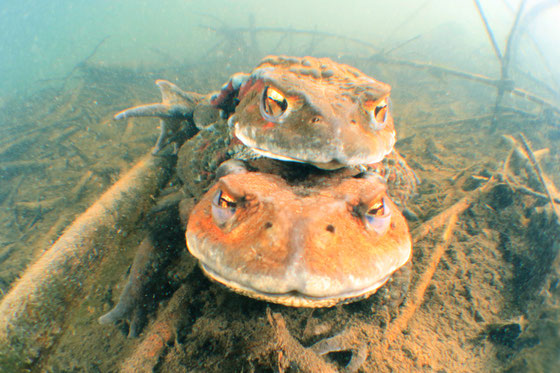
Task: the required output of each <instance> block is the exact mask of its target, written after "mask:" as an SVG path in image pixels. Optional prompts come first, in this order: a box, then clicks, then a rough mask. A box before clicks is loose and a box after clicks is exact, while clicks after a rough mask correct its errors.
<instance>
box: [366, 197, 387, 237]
mask: <svg viewBox="0 0 560 373" xmlns="http://www.w3.org/2000/svg"><path fill="white" fill-rule="evenodd" d="M364 220H365V222H366V226H367V227H368V228H369V229H373V230H374V231H375V232H377V233H378V234H384V233H385V232H386V231H387V228H388V227H389V223H390V222H391V210H390V208H389V203H388V202H387V199H386V197H382V198H380V199H378V200H375V201H374V202H373V203H372V204H370V205H369V208H368V210H367V212H366V213H365V215H364Z"/></svg>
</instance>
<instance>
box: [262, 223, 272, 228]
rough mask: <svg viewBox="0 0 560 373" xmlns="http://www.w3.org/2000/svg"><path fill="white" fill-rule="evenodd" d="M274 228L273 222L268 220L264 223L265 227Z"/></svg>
mask: <svg viewBox="0 0 560 373" xmlns="http://www.w3.org/2000/svg"><path fill="white" fill-rule="evenodd" d="M269 228H272V223H271V222H269V221H267V222H266V223H264V229H269Z"/></svg>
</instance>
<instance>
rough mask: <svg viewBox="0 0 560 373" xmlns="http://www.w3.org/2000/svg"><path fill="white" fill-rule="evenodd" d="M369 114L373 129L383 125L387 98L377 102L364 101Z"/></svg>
mask: <svg viewBox="0 0 560 373" xmlns="http://www.w3.org/2000/svg"><path fill="white" fill-rule="evenodd" d="M374 105H375V106H374ZM364 106H365V108H366V112H367V113H368V115H369V121H370V123H371V125H372V126H373V128H374V129H376V130H380V129H383V127H385V122H386V121H387V115H388V113H389V105H388V98H384V99H383V100H381V101H378V102H371V101H370V102H366V104H365V105H364Z"/></svg>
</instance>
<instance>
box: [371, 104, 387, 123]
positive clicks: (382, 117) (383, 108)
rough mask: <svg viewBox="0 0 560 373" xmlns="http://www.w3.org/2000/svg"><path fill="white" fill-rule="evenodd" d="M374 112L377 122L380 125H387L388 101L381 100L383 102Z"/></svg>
mask: <svg viewBox="0 0 560 373" xmlns="http://www.w3.org/2000/svg"><path fill="white" fill-rule="evenodd" d="M373 111H374V115H375V120H376V121H377V122H378V123H385V121H386V120H387V112H388V106H387V99H383V100H381V102H379V103H378V104H377V106H376V107H375V109H374V110H373Z"/></svg>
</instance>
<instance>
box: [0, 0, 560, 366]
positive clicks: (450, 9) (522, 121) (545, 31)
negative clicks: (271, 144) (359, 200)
mask: <svg viewBox="0 0 560 373" xmlns="http://www.w3.org/2000/svg"><path fill="white" fill-rule="evenodd" d="M519 5H520V4H519V2H510V1H489V0H486V1H483V0H481V1H480V6H481V8H482V11H483V13H484V15H485V16H486V19H487V21H488V25H489V27H490V33H491V34H492V36H493V37H494V39H495V43H496V44H495V45H496V47H495V48H494V47H493V44H492V42H491V41H490V38H489V32H488V31H487V30H486V28H485V26H484V23H483V21H482V19H481V16H480V14H479V12H478V10H477V7H476V4H475V3H473V2H471V1H453V2H450V1H436V0H432V1H429V0H428V1H423V2H414V1H404V0H402V1H396V2H391V3H381V2H371V1H351V2H346V3H344V4H343V3H341V2H336V1H303V2H301V1H295V0H294V1H291V0H290V1H283V2H264V3H263V2H256V1H236V2H224V1H207V2H195V1H167V2H164V3H162V2H155V1H119V2H111V1H98V2H95V3H94V4H92V3H91V2H86V1H72V2H70V1H59V2H50V3H43V2H36V1H25V2H19V3H15V2H13V3H3V4H0V31H2V35H3V38H2V41H0V75H1V77H2V83H1V84H0V206H1V209H0V222H1V226H2V229H1V230H0V291H1V293H0V294H1V296H2V298H1V299H0V302H2V303H0V309H1V310H2V313H3V316H1V317H0V364H1V368H0V371H17V370H22V371H23V370H26V369H29V370H31V371H53V372H59V371H60V372H70V371H100V372H106V371H119V370H122V371H133V370H134V369H135V366H136V365H135V364H147V366H149V367H151V368H150V369H153V370H154V371H158V372H163V371H215V372H223V371H227V372H230V371H231V372H237V371H256V372H261V371H318V370H317V369H319V370H320V369H326V368H325V367H327V368H328V369H342V367H343V366H344V365H345V364H347V363H348V362H349V361H350V359H351V357H352V356H359V357H360V359H362V360H363V361H362V360H360V361H361V365H360V367H359V369H360V370H361V371H367V372H369V371H378V370H379V371H418V370H422V369H424V370H427V371H480V372H483V371H534V372H539V371H552V370H554V368H555V367H556V366H558V364H559V361H558V357H559V356H560V350H559V348H560V338H559V337H558V335H559V334H558V333H559V329H558V322H559V320H560V317H559V312H558V307H557V305H558V302H559V299H560V298H559V297H560V293H559V290H558V289H559V287H558V281H559V275H560V274H559V272H560V265H559V261H558V258H557V253H558V250H559V249H560V246H559V244H558V243H559V242H560V227H559V223H558V219H559V217H558V214H559V212H558V211H559V209H560V207H559V206H558V204H559V203H560V194H559V192H558V191H557V187H556V186H558V185H560V177H559V175H560V146H559V145H558V144H560V98H559V97H560V71H559V70H558V66H560V54H559V52H558V48H557V45H558V43H559V40H558V38H559V35H560V30H558V25H557V24H556V21H555V20H556V19H558V17H560V7H559V6H558V5H557V3H555V2H549V1H527V2H526V3H525V4H524V8H523V11H522V13H521V17H520V18H519V22H518V25H517V27H516V28H515V32H514V33H513V37H510V36H511V35H512V34H511V30H512V26H513V25H514V21H515V19H516V12H517V10H518V9H519ZM508 46H509V49H508V48H507V47H508ZM496 49H497V50H496ZM269 54H274V55H279V54H285V55H292V56H306V55H311V56H316V57H329V58H331V59H332V60H333V61H335V62H339V63H345V64H349V65H351V66H354V67H356V68H358V69H360V70H361V71H363V72H364V73H365V74H367V75H369V76H371V77H374V78H375V79H377V80H379V81H382V82H385V83H388V84H390V85H391V86H392V92H391V105H392V106H391V108H390V110H391V111H392V114H393V117H394V118H395V129H396V134H397V139H398V140H399V141H398V142H397V144H396V149H397V150H398V151H399V152H400V153H401V154H402V155H403V157H404V158H405V159H406V161H407V163H408V165H409V166H410V167H411V168H412V169H413V170H414V171H415V172H416V174H417V175H418V177H419V178H420V179H421V180H422V182H421V183H420V184H419V186H418V193H417V194H414V195H412V196H411V198H410V201H409V202H408V204H407V208H408V209H410V214H408V215H407V217H408V218H409V221H408V225H409V227H410V230H411V232H412V239H413V241H414V245H413V252H414V254H413V257H412V262H413V268H412V273H413V274H412V278H411V280H412V281H411V285H410V288H409V292H408V293H407V296H406V297H405V301H404V303H403V304H402V305H400V307H396V308H390V307H388V306H387V304H386V303H385V301H384V300H383V294H384V293H385V290H383V291H381V292H380V293H383V294H376V295H374V296H373V297H371V298H369V299H367V300H364V301H361V302H357V303H353V304H350V305H339V306H336V307H333V308H328V309H317V310H312V309H306V308H290V307H284V306H278V305H274V304H268V303H266V302H262V301H256V300H252V299H250V298H247V297H244V296H241V295H237V294H234V293H232V292H230V291H229V290H227V289H226V288H224V287H221V286H219V285H218V284H215V283H213V282H210V281H208V280H207V279H206V277H205V276H204V275H203V273H202V271H200V269H199V268H198V267H197V266H196V261H195V259H194V258H193V257H191V256H190V255H189V254H188V253H187V251H186V250H185V249H184V245H185V243H184V239H183V235H182V233H180V234H179V235H178V236H177V237H173V238H169V237H167V238H166V240H167V241H165V242H166V243H165V245H163V244H162V245H163V246H165V249H163V250H164V253H165V252H166V250H169V252H171V253H172V255H171V258H167V257H166V259H165V260H162V261H161V263H162V264H161V266H162V268H159V267H158V269H157V270H156V271H155V272H156V274H157V275H154V276H153V277H154V278H153V280H155V281H152V284H151V285H150V289H148V290H149V292H147V293H146V295H145V298H142V299H144V300H145V308H146V311H147V312H145V316H146V323H145V324H144V325H145V326H144V328H143V329H142V334H141V335H140V336H139V337H138V338H134V339H127V338H126V334H127V333H128V331H129V322H126V321H125V322H121V323H119V324H118V325H100V324H99V323H98V322H97V319H98V318H99V317H100V316H101V315H103V314H104V313H106V312H107V311H109V310H110V309H111V307H112V306H114V304H115V303H116V302H117V301H118V297H119V295H120V294H121V292H122V291H123V288H124V287H125V284H126V279H127V274H128V271H129V267H130V265H131V263H132V262H133V258H134V257H135V254H136V251H137V246H138V244H139V243H140V242H141V241H142V239H143V237H144V235H145V234H146V230H147V228H148V227H149V224H148V225H147V224H146V222H145V221H143V220H142V219H140V218H138V219H135V220H132V221H127V222H126V223H123V226H122V227H121V226H118V227H110V228H107V229H108V231H103V232H100V234H99V237H102V236H103V235H105V234H109V237H112V238H110V239H108V240H105V241H102V242H101V241H100V242H97V241H95V240H94V242H96V243H95V244H93V245H92V247H91V252H89V251H86V255H85V256H84V257H81V258H78V257H77V256H76V259H75V262H72V261H71V260H70V261H69V262H68V263H69V264H68V266H69V268H74V267H72V266H73V265H74V264H75V265H76V268H77V270H79V271H80V272H79V274H78V273H75V272H74V275H72V273H73V272H72V271H70V272H69V274H67V275H65V276H66V277H62V279H61V282H60V283H59V282H57V281H58V280H56V281H54V280H53V281H54V282H53V283H54V285H52V287H47V288H45V289H46V290H45V289H43V290H41V291H38V292H39V293H41V292H43V293H42V294H43V295H45V294H46V295H47V296H46V298H41V297H40V296H39V297H38V298H33V296H34V295H25V296H24V295H21V294H24V293H21V291H20V290H18V287H17V286H16V284H17V280H18V278H20V277H22V276H23V278H24V279H25V278H26V277H25V276H27V274H28V273H29V272H30V270H29V268H30V267H29V266H30V265H32V264H33V263H36V262H37V261H40V260H42V259H44V258H46V257H49V255H51V254H52V253H53V251H52V250H51V251H49V249H50V248H51V246H52V244H53V243H54V242H55V241H56V240H57V239H58V238H59V237H60V236H61V235H62V234H63V232H64V230H65V229H66V228H67V227H68V226H70V225H71V224H72V222H73V221H75V219H76V218H77V217H78V216H80V214H82V213H83V212H84V211H86V210H87V209H88V207H90V206H92V205H93V204H94V203H95V202H96V201H97V200H98V198H99V197H100V196H101V195H102V194H103V193H104V192H105V191H106V190H108V189H109V188H110V187H111V186H112V185H114V184H115V183H116V182H117V181H118V180H120V179H121V178H122V177H123V175H125V174H126V172H127V171H128V170H130V169H131V168H132V167H133V165H135V164H136V163H137V162H138V161H139V159H141V158H142V156H143V155H145V154H147V153H149V152H150V151H151V149H152V147H153V145H154V143H155V141H156V139H157V137H158V134H159V131H160V130H159V128H158V126H159V124H158V121H157V120H155V119H154V118H132V119H127V120H121V121H116V120H114V119H113V116H114V114H115V113H117V112H119V111H121V110H123V109H126V108H128V107H132V106H135V105H140V104H145V103H150V102H159V101H160V100H161V98H160V95H159V92H158V89H157V86H156V85H154V81H155V80H156V79H166V80H168V81H170V82H172V83H174V84H176V85H177V86H179V87H180V88H181V89H183V90H185V91H189V92H198V93H202V94H206V93H210V92H213V91H217V90H219V89H220V87H221V86H222V85H223V84H224V83H225V82H227V81H228V78H229V77H230V76H231V75H232V74H234V73H236V72H247V73H249V72H250V71H251V70H252V69H253V68H254V67H255V66H256V65H257V64H258V63H259V61H260V60H261V59H262V58H263V57H264V56H266V55H269ZM202 132H204V131H202ZM520 134H522V135H520ZM524 141H526V142H527V144H524ZM192 144H195V143H194V142H190V143H189V142H187V143H186V144H185V145H184V146H194V145H192ZM214 145H215V144H214ZM197 146H198V145H197ZM215 147H217V145H215ZM215 147H213V146H208V147H204V149H206V150H204V151H205V152H206V153H205V154H204V155H205V156H206V157H203V156H202V155H201V156H200V160H201V162H207V163H208V164H206V165H203V166H201V167H200V169H198V168H194V169H193V174H194V176H192V179H193V180H198V179H203V180H206V179H208V181H209V182H210V181H211V178H212V175H211V173H209V171H208V170H210V169H211V168H212V167H214V166H215V165H210V163H211V161H208V160H207V159H210V160H212V159H213V158H218V156H216V157H213V153H209V152H214V151H216V152H217V151H219V150H220V149H217V150H215ZM168 148H170V147H168ZM201 149H202V147H201ZM194 158H197V157H196V156H195V157H193V159H194ZM206 166H208V169H207V168H205V167H206ZM197 167H198V166H197ZM173 170H174V168H173V167H172V171H171V172H170V174H169V175H168V176H169V178H170V179H169V181H168V182H167V189H166V191H165V192H163V193H162V194H167V193H170V192H169V191H170V190H171V189H173V188H176V185H181V184H183V183H185V180H181V179H180V177H178V176H177V175H175V174H174V171H173ZM180 176H181V175H180ZM170 186H171V187H170ZM206 187H207V186H205V187H200V189H196V188H191V189H190V190H187V192H186V197H188V198H192V199H193V201H197V200H199V199H200V198H201V195H202V193H203V192H204V189H205V188H206ZM162 189H163V187H162ZM152 194H153V196H152ZM158 194H160V193H159V192H156V193H152V192H150V198H148V199H149V200H153V201H155V200H160V199H161V198H163V197H162V196H158ZM144 197H146V196H145V195H144ZM152 197H153V198H152ZM551 200H552V201H556V202H555V205H556V206H554V204H553V203H551V202H550V201H551ZM461 203H463V205H462V206H464V208H460V206H461ZM457 206H459V207H457ZM454 209H456V211H457V212H459V214H458V215H457V221H456V223H453V224H451V225H447V222H448V221H449V217H450V216H452V215H453V214H452V212H453V211H455V210H454ZM116 214H118V212H116ZM445 214H449V215H445ZM141 215H142V216H143V214H141ZM441 216H443V218H441V221H440V224H439V225H438V224H436V225H437V227H436V225H434V226H433V229H432V231H431V233H429V234H427V235H426V234H422V232H423V230H425V228H426V227H428V226H429V224H432V223H430V219H432V218H434V217H436V218H437V217H441ZM168 218H169V219H171V221H173V222H172V223H169V222H167V220H165V218H163V217H160V219H163V221H166V223H165V224H169V225H173V224H175V225H176V226H173V227H172V228H173V229H175V230H177V231H179V232H180V231H181V230H183V229H184V226H181V224H180V223H178V222H177V221H176V220H177V219H176V215H174V216H172V217H168ZM157 221H159V220H157ZM119 224H120V223H119ZM161 224H164V223H161ZM434 224H435V223H434ZM113 228H114V233H112V235H111V233H110V232H111V229H113ZM104 229H105V228H104ZM173 229H171V228H170V229H169V230H166V231H174V230H173ZM164 230H165V229H164ZM444 231H447V232H448V233H447V235H444ZM107 232H109V233H107ZM152 234H153V235H155V234H154V233H152ZM164 235H165V234H164V233H161V234H160V236H164ZM103 237H104V236H103ZM88 242H89V241H88ZM438 253H439V254H438ZM76 263H77V264H76ZM430 268H435V271H434V272H433V273H432V272H431V270H430ZM59 269H60V268H58V267H57V268H54V267H50V266H48V267H44V268H40V271H39V273H44V277H43V278H42V277H41V276H39V277H38V280H36V281H35V280H34V281H32V283H33V285H36V284H37V283H43V282H46V281H47V280H46V279H48V278H50V277H49V276H51V275H52V276H55V273H56V271H57V270H59ZM41 271H42V272H41ZM53 278H54V277H53ZM43 280H44V281H43ZM24 281H25V280H24ZM20 283H22V281H21V280H20ZM30 286H31V285H30ZM30 286H27V285H26V286H23V287H26V288H27V289H29V288H33V287H32V286H31V287H30ZM49 286H51V285H49ZM21 287H22V286H21V285H20V288H21ZM382 289H384V288H382ZM33 291H34V290H33ZM33 291H31V293H30V294H35V293H33ZM18 292H20V293H18ZM389 292H390V291H389ZM7 294H10V295H7ZM26 294H27V293H26ZM10 296H12V297H13V298H9V297H10ZM18 297H21V299H20V298H18ZM6 299H16V301H15V303H13V304H18V305H23V306H21V307H19V306H18V307H19V308H18V307H15V306H12V305H11V303H9V302H8V301H6ZM32 299H35V300H33V301H32ZM37 299H38V300H37ZM45 299H47V300H48V301H45ZM10 302H11V301H10ZM26 302H29V303H26ZM16 309H17V314H16ZM278 315H280V316H278ZM166 320H171V321H170V322H167V321H166ZM278 320H281V321H278ZM282 320H283V321H282ZM283 322H285V323H286V326H285V327H284V326H282V323H283ZM161 325H164V327H162V328H163V329H158V327H160V326H161ZM158 330H160V332H159V334H158ZM161 330H163V332H161ZM345 330H346V331H347V330H350V331H352V333H353V334H349V337H348V340H350V342H351V343H350V344H348V345H345V346H343V348H342V350H343V352H340V353H330V354H328V355H325V356H323V357H320V356H318V355H316V354H315V353H314V352H313V351H312V349H303V348H302V346H303V347H310V346H312V345H313V344H314V343H316V342H318V341H320V340H322V339H324V338H328V337H332V336H333V335H338V334H339V333H341V332H344V331H345ZM154 333H155V334H154ZM154 335H155V336H154ZM30 336H31V337H30ZM158 338H163V340H164V341H165V343H164V344H163V346H164V347H163V348H161V346H160V345H159V344H158V342H157V340H158ZM387 341H388V342H387ZM309 359H311V360H309ZM313 359H319V360H313ZM358 360H359V359H358ZM310 361H311V362H310ZM317 361H319V363H317ZM314 364H315V365H314ZM317 364H319V365H317ZM321 364H325V365H321Z"/></svg>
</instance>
